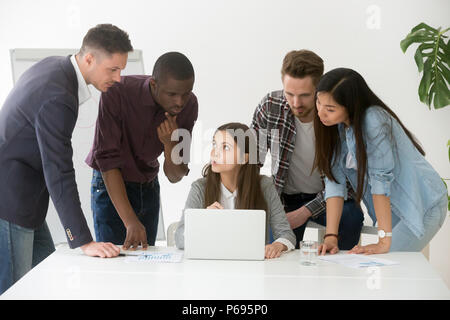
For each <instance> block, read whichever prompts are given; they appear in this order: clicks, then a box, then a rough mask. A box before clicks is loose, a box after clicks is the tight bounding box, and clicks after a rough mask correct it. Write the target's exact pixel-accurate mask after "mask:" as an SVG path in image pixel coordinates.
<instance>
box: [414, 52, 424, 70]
mask: <svg viewBox="0 0 450 320" xmlns="http://www.w3.org/2000/svg"><path fill="white" fill-rule="evenodd" d="M414 60H415V61H416V64H417V68H418V69H419V72H422V70H423V55H422V51H421V49H420V46H419V47H418V48H417V50H416V54H415V55H414Z"/></svg>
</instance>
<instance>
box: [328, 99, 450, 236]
mask: <svg viewBox="0 0 450 320" xmlns="http://www.w3.org/2000/svg"><path fill="white" fill-rule="evenodd" d="M338 129H339V135H340V143H341V151H340V154H339V155H338V157H339V159H338V161H333V163H334V165H333V167H332V173H333V176H334V178H335V179H336V181H337V182H333V181H330V180H329V179H328V178H326V179H325V199H328V198H331V197H343V198H346V195H347V190H346V181H345V178H347V179H348V180H349V182H350V183H351V185H352V187H353V189H354V190H356V189H357V186H358V184H357V181H358V174H357V165H358V164H357V162H356V159H357V158H356V143H355V135H354V132H353V127H352V126H350V127H348V128H345V126H344V124H342V123H341V124H339V125H338ZM362 130H363V139H364V142H365V145H366V152H367V171H366V177H365V183H366V188H365V190H364V194H363V199H362V200H363V202H364V204H365V206H366V208H367V210H368V214H369V216H370V217H371V218H372V220H373V223H374V225H375V223H376V216H375V210H374V206H373V200H372V195H374V194H382V195H385V196H387V197H390V201H391V210H392V213H393V214H395V215H397V217H399V218H400V219H401V220H402V221H403V222H404V223H405V224H406V225H407V226H408V228H409V229H410V230H411V231H412V232H413V233H414V234H415V235H416V236H417V237H419V238H421V237H422V236H423V234H424V231H425V230H424V224H423V218H424V215H425V214H426V212H427V211H428V210H430V209H431V208H432V207H434V206H435V205H436V204H437V203H438V202H439V200H440V199H442V197H443V196H445V195H446V194H447V190H446V188H445V185H444V183H443V181H442V179H441V178H440V176H439V174H438V173H437V172H436V171H435V170H434V169H433V168H432V167H431V165H430V164H429V163H428V161H426V160H425V158H424V157H423V156H422V154H421V153H420V152H419V151H418V150H417V149H416V147H415V146H414V144H413V143H412V142H411V140H410V139H409V137H408V136H407V135H406V133H405V131H404V130H403V128H402V127H401V125H400V124H399V123H398V122H397V121H396V120H395V119H394V118H392V116H391V115H389V114H388V113H387V112H386V111H384V110H383V109H382V108H381V107H378V106H372V107H370V108H368V109H367V111H366V114H365V117H364V120H363V124H362ZM348 154H350V155H348ZM347 157H351V158H352V159H353V163H354V164H356V166H355V165H351V166H348V165H347V166H346V163H347V164H348V162H347V161H348V160H347ZM351 162H352V161H351Z"/></svg>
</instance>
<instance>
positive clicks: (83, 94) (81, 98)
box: [70, 55, 91, 105]
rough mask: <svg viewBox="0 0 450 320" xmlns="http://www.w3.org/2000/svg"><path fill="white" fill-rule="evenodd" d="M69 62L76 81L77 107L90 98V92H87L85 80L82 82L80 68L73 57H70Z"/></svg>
mask: <svg viewBox="0 0 450 320" xmlns="http://www.w3.org/2000/svg"><path fill="white" fill-rule="evenodd" d="M70 62H72V65H73V67H74V69H75V72H76V74H77V80H78V105H81V104H83V103H85V102H86V101H87V100H89V99H90V98H91V91H90V90H89V88H88V86H87V83H86V80H84V77H83V74H82V73H81V71H80V67H78V62H77V60H76V59H75V55H72V56H71V57H70Z"/></svg>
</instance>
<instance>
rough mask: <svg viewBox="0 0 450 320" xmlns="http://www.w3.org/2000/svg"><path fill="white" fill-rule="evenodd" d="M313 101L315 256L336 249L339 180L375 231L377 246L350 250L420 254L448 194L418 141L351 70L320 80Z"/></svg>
mask: <svg viewBox="0 0 450 320" xmlns="http://www.w3.org/2000/svg"><path fill="white" fill-rule="evenodd" d="M316 97H317V99H316V105H317V114H316V117H315V120H314V130H315V133H316V166H317V167H318V169H319V170H320V172H322V173H323V174H324V175H325V176H326V177H325V199H326V202H327V227H326V235H325V238H324V243H323V244H322V245H321V247H320V249H319V250H320V252H321V254H325V253H326V252H330V253H332V254H334V253H336V252H338V250H339V248H338V246H337V243H338V242H337V234H338V227H339V220H340V217H341V214H342V205H343V202H344V199H345V197H346V195H347V192H346V179H347V180H348V181H349V182H350V183H351V185H352V186H353V188H354V190H356V202H357V203H359V202H360V201H361V200H362V201H363V202H364V204H365V206H366V208H367V210H368V214H369V216H370V217H371V218H372V220H373V223H374V225H375V223H376V222H377V221H378V230H379V231H378V235H379V241H378V243H377V244H371V245H367V246H358V245H357V246H355V247H354V248H353V249H352V250H350V251H349V252H350V253H366V254H375V253H385V252H388V251H420V250H422V249H423V248H424V247H425V246H426V245H427V243H428V242H429V241H430V240H431V239H432V238H433V236H434V235H435V234H436V233H437V231H438V230H439V228H440V227H441V226H442V224H443V223H444V220H445V217H446V213H447V191H446V188H445V185H444V183H443V181H442V180H441V178H440V177H439V175H438V173H437V172H436V171H435V170H434V169H433V168H432V167H431V165H430V164H429V163H428V162H427V161H426V160H425V158H424V155H425V153H424V151H423V150H422V148H421V147H420V145H419V143H418V142H417V141H416V139H415V138H414V137H413V135H412V134H411V133H410V132H409V131H408V130H407V129H406V128H405V126H404V125H403V124H402V123H401V121H400V119H399V118H398V117H397V116H396V115H395V113H394V112H393V111H392V110H391V109H389V108H388V107H387V106H386V105H385V104H384V103H383V102H382V101H381V100H380V99H379V98H378V97H377V96H376V95H375V94H374V93H373V92H372V91H371V90H370V89H369V87H368V86H367V84H366V82H365V80H364V79H363V78H362V76H361V75H360V74H358V73H357V72H355V71H354V70H351V69H345V68H338V69H334V70H332V71H329V72H328V73H326V74H325V75H323V77H322V78H321V80H320V82H319V84H318V86H317V94H316Z"/></svg>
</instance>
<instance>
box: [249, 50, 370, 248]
mask: <svg viewBox="0 0 450 320" xmlns="http://www.w3.org/2000/svg"><path fill="white" fill-rule="evenodd" d="M323 70H324V67H323V60H322V59H321V58H320V57H319V56H317V55H316V54H315V53H314V52H311V51H309V50H299V51H291V52H289V53H288V54H287V55H286V56H285V58H284V60H283V66H282V70H281V74H282V81H283V90H279V91H274V92H271V93H269V94H267V95H266V96H265V97H264V98H263V99H262V101H261V102H260V104H259V105H258V107H257V108H256V110H255V113H254V115H253V121H252V125H251V127H252V128H253V129H254V130H255V131H256V134H257V137H258V146H259V150H258V152H259V161H260V163H261V165H262V164H264V160H265V157H266V154H267V151H268V150H270V153H271V159H272V175H273V179H274V183H275V187H276V189H277V191H278V194H279V195H280V198H281V201H282V202H283V205H284V207H285V211H286V216H287V219H288V221H289V223H290V225H291V228H292V229H293V231H294V233H295V236H296V238H297V239H296V240H297V244H296V248H298V247H299V244H298V243H299V241H301V240H302V239H303V234H304V232H305V228H306V223H307V221H308V220H309V219H311V220H312V221H314V222H316V223H319V224H321V225H325V224H326V214H325V211H326V210H325V209H326V202H325V201H324V197H323V192H324V184H323V181H322V177H321V176H320V174H319V172H317V170H314V171H312V167H313V163H314V156H315V136H314V127H313V120H314V108H315V105H316V104H315V90H316V85H317V83H318V82H319V79H320V77H321V76H322V74H323ZM348 187H349V188H348V190H349V197H348V200H347V201H345V203H344V210H343V213H342V218H341V222H340V225H339V238H338V239H339V241H338V245H339V248H340V249H343V250H349V249H352V248H353V247H354V246H355V245H356V244H357V243H358V242H359V237H360V233H361V228H362V225H363V220H364V215H363V212H362V211H361V209H360V208H359V206H358V205H356V204H355V202H354V200H353V198H352V193H353V191H352V188H351V186H348ZM320 240H321V239H320Z"/></svg>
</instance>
